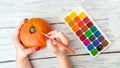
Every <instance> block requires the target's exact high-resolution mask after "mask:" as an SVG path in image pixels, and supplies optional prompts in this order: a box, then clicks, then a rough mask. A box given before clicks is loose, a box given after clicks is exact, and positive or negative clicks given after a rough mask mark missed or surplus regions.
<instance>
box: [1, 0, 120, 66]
mask: <svg viewBox="0 0 120 68" xmlns="http://www.w3.org/2000/svg"><path fill="white" fill-rule="evenodd" d="M80 4H81V5H83V7H84V8H85V9H86V10H87V12H88V13H89V14H90V15H91V16H92V18H93V19H94V20H95V21H96V23H97V24H98V26H100V28H101V29H102V30H103V31H104V32H105V34H106V35H107V36H108V38H109V39H110V40H111V41H112V44H111V45H110V47H109V48H107V49H106V50H105V51H104V52H102V53H101V54H100V55H99V56H97V57H95V58H93V57H91V56H90V55H89V54H88V52H87V51H86V49H85V48H84V47H83V46H82V45H81V44H80V42H79V41H78V39H77V38H76V37H75V36H74V35H73V33H72V32H71V31H70V29H69V28H68V27H67V26H66V25H65V23H64V22H63V18H64V16H65V15H66V14H68V13H69V12H70V11H71V10H72V9H74V8H75V7H77V6H79V5H80ZM119 6H120V0H0V68H15V67H16V64H15V48H14V45H13V42H12V37H13V33H14V30H15V27H16V26H17V25H18V23H19V22H20V21H21V20H22V19H24V18H32V17H41V18H44V19H46V20H48V21H49V22H50V24H51V25H52V26H53V28H54V29H59V30H61V31H63V32H64V33H65V34H66V35H67V36H69V37H70V40H71V43H70V47H71V48H72V49H74V50H75V51H76V53H77V54H76V55H71V54H69V53H68V55H69V59H70V61H71V63H72V66H73V68H105V67H107V68H108V67H109V68H119V67H120V37H117V38H114V36H113V35H112V33H111V31H110V28H109V14H110V11H113V12H115V13H116V14H117V15H116V17H117V18H118V19H120V7H119ZM113 23H116V22H113ZM119 23H120V22H119ZM30 59H31V61H32V64H33V66H34V68H57V60H56V57H55V55H53V54H52V53H51V52H50V51H49V50H48V48H46V49H44V50H41V51H38V52H37V53H34V54H32V55H31V56H30Z"/></svg>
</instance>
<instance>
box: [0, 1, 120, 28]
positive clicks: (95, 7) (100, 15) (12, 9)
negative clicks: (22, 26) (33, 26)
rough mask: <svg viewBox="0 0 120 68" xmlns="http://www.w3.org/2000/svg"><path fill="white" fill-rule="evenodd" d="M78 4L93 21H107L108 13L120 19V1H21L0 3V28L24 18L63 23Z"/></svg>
mask: <svg viewBox="0 0 120 68" xmlns="http://www.w3.org/2000/svg"><path fill="white" fill-rule="evenodd" d="M61 4H62V5H61ZM80 4H82V5H83V6H84V7H85V8H86V10H87V11H88V13H89V14H90V15H91V16H92V17H93V18H94V19H95V20H101V19H107V20H108V17H109V11H115V12H116V13H118V14H117V17H119V18H120V14H119V12H120V10H118V9H120V8H119V7H118V6H120V1H118V0H93V1H89V0H86V1H84V0H82V1H81V0H73V1H69V0H60V1H56V0H51V1H49V2H48V1H47V0H40V1H39V0H25V1H24V0H21V1H19V2H16V1H15V0H12V1H0V11H1V12H0V18H1V19H0V28H5V27H6V28H7V27H15V26H16V25H17V24H18V23H19V22H20V21H21V20H22V19H24V18H26V17H27V18H32V17H42V18H44V19H46V20H48V21H49V22H50V23H59V22H63V17H64V16H65V15H66V14H68V13H69V12H70V11H71V10H73V9H74V8H75V7H77V6H79V5H80ZM56 5H57V6H56ZM113 6H114V7H113ZM116 7H117V8H116ZM3 23H4V24H5V25H4V24H3Z"/></svg>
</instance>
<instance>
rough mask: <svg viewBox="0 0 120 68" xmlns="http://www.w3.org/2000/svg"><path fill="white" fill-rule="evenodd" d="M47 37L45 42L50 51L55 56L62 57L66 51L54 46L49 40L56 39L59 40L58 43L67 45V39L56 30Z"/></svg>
mask: <svg viewBox="0 0 120 68" xmlns="http://www.w3.org/2000/svg"><path fill="white" fill-rule="evenodd" d="M48 36H49V38H50V39H49V40H48V41H47V45H48V46H49V47H50V49H51V50H52V51H53V53H54V54H56V56H57V57H58V56H63V55H65V54H66V50H65V49H64V48H63V47H61V46H59V45H58V44H54V43H53V41H52V40H51V39H56V40H59V41H60V42H62V43H63V44H65V45H67V46H68V45H69V39H68V37H67V36H65V34H64V33H62V32H60V31H58V30H54V31H51V32H49V33H48Z"/></svg>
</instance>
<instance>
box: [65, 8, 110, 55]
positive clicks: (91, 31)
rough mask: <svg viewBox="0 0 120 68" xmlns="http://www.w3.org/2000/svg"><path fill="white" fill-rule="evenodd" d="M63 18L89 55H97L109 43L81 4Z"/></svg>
mask: <svg viewBox="0 0 120 68" xmlns="http://www.w3.org/2000/svg"><path fill="white" fill-rule="evenodd" d="M64 20H65V23H66V24H67V25H68V26H69V27H70V29H71V30H72V32H73V33H74V34H75V35H76V37H77V38H78V40H79V41H80V42H81V44H82V45H83V46H84V47H85V48H86V49H87V51H88V52H89V53H90V55H91V56H94V57H95V56H97V55H98V54H100V53H101V52H102V51H103V50H104V49H106V48H107V47H108V46H109V45H110V44H111V42H110V41H109V39H108V38H107V37H106V36H105V34H104V33H103V32H102V30H101V29H100V28H99V27H98V25H97V24H96V23H95V22H94V20H93V19H92V18H91V17H90V16H89V15H88V14H87V12H86V11H85V9H84V8H83V7H82V6H79V7H77V8H76V9H75V10H73V11H72V12H70V13H69V14H68V15H67V16H65V18H64Z"/></svg>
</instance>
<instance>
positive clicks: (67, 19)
mask: <svg viewBox="0 0 120 68" xmlns="http://www.w3.org/2000/svg"><path fill="white" fill-rule="evenodd" d="M64 20H65V21H66V22H67V23H69V22H70V21H71V20H72V19H71V18H70V16H67V17H65V19H64Z"/></svg>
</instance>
